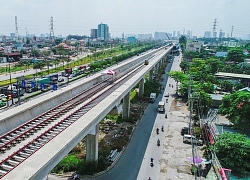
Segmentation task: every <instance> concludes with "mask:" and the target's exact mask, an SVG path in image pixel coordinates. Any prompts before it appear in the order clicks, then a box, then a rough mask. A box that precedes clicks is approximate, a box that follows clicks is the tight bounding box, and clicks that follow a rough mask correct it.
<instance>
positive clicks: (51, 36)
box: [49, 17, 54, 40]
mask: <svg viewBox="0 0 250 180" xmlns="http://www.w3.org/2000/svg"><path fill="white" fill-rule="evenodd" d="M49 36H50V40H54V21H53V17H50V33H49Z"/></svg>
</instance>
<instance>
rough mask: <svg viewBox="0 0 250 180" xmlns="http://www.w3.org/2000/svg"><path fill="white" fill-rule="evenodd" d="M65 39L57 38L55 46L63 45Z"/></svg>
mask: <svg viewBox="0 0 250 180" xmlns="http://www.w3.org/2000/svg"><path fill="white" fill-rule="evenodd" d="M62 41H63V39H62V38H56V39H55V44H56V45H58V44H60V43H62Z"/></svg>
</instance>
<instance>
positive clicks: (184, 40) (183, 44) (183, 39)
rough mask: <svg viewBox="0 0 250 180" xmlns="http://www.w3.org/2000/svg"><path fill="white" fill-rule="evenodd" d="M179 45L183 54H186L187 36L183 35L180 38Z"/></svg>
mask: <svg viewBox="0 0 250 180" xmlns="http://www.w3.org/2000/svg"><path fill="white" fill-rule="evenodd" d="M179 43H180V46H181V50H182V52H184V51H185V49H186V44H187V38H186V36H184V35H182V36H181V37H180V38H179Z"/></svg>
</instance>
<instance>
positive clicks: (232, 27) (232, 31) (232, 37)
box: [231, 26, 234, 38]
mask: <svg viewBox="0 0 250 180" xmlns="http://www.w3.org/2000/svg"><path fill="white" fill-rule="evenodd" d="M233 31H234V26H232V29H231V38H233Z"/></svg>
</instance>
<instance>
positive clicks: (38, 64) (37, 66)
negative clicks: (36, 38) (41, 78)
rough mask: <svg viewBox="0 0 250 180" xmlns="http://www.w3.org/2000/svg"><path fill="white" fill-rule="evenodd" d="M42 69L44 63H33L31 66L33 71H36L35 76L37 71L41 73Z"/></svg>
mask: <svg viewBox="0 0 250 180" xmlns="http://www.w3.org/2000/svg"><path fill="white" fill-rule="evenodd" d="M43 67H44V63H40V62H39V63H34V64H33V69H35V70H36V76H37V69H40V72H41V71H42V69H43Z"/></svg>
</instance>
